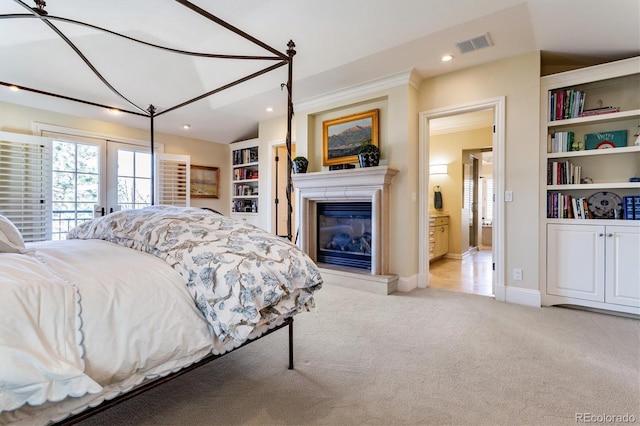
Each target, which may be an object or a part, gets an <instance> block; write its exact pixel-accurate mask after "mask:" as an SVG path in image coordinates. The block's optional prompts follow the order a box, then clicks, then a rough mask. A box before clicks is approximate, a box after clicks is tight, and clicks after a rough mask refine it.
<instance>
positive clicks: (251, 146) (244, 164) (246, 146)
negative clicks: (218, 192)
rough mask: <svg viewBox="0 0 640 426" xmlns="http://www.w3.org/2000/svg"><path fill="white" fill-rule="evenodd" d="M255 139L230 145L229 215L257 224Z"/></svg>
mask: <svg viewBox="0 0 640 426" xmlns="http://www.w3.org/2000/svg"><path fill="white" fill-rule="evenodd" d="M259 182H260V175H259V150H258V141H257V139H254V140H249V141H243V142H237V143H234V144H232V145H231V216H232V217H234V216H235V217H236V218H241V219H243V220H246V221H248V222H250V223H253V224H257V216H258V213H259V204H258V199H259Z"/></svg>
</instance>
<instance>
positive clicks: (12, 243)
mask: <svg viewBox="0 0 640 426" xmlns="http://www.w3.org/2000/svg"><path fill="white" fill-rule="evenodd" d="M24 250H25V247H24V239H22V235H21V234H20V231H18V228H16V226H15V225H14V224H13V223H12V222H11V221H10V220H9V219H7V218H6V217H5V216H3V215H1V214H0V253H22V252H23V251H24Z"/></svg>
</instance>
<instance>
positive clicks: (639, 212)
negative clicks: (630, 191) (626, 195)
mask: <svg viewBox="0 0 640 426" xmlns="http://www.w3.org/2000/svg"><path fill="white" fill-rule="evenodd" d="M633 218H634V220H640V195H634V196H633Z"/></svg>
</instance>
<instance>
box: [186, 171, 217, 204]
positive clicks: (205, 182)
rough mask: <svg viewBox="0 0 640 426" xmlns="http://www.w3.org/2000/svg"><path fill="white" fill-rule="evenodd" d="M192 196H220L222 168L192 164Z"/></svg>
mask: <svg viewBox="0 0 640 426" xmlns="http://www.w3.org/2000/svg"><path fill="white" fill-rule="evenodd" d="M190 184H191V191H190V193H191V198H218V197H219V196H220V194H219V193H218V191H219V187H220V168H219V167H207V166H193V165H192V166H191V182H190Z"/></svg>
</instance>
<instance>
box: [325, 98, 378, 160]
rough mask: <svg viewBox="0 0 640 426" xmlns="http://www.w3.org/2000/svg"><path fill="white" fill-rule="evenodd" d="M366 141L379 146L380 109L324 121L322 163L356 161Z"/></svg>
mask: <svg viewBox="0 0 640 426" xmlns="http://www.w3.org/2000/svg"><path fill="white" fill-rule="evenodd" d="M365 143H371V144H373V145H375V146H378V110H377V109H374V110H371V111H366V112H362V113H359V114H353V115H349V116H347V117H342V118H336V119H333V120H326V121H324V122H322V149H323V157H322V165H323V166H329V165H332V164H344V163H354V162H357V161H358V149H359V148H360V147H361V146H362V145H363V144H365Z"/></svg>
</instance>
